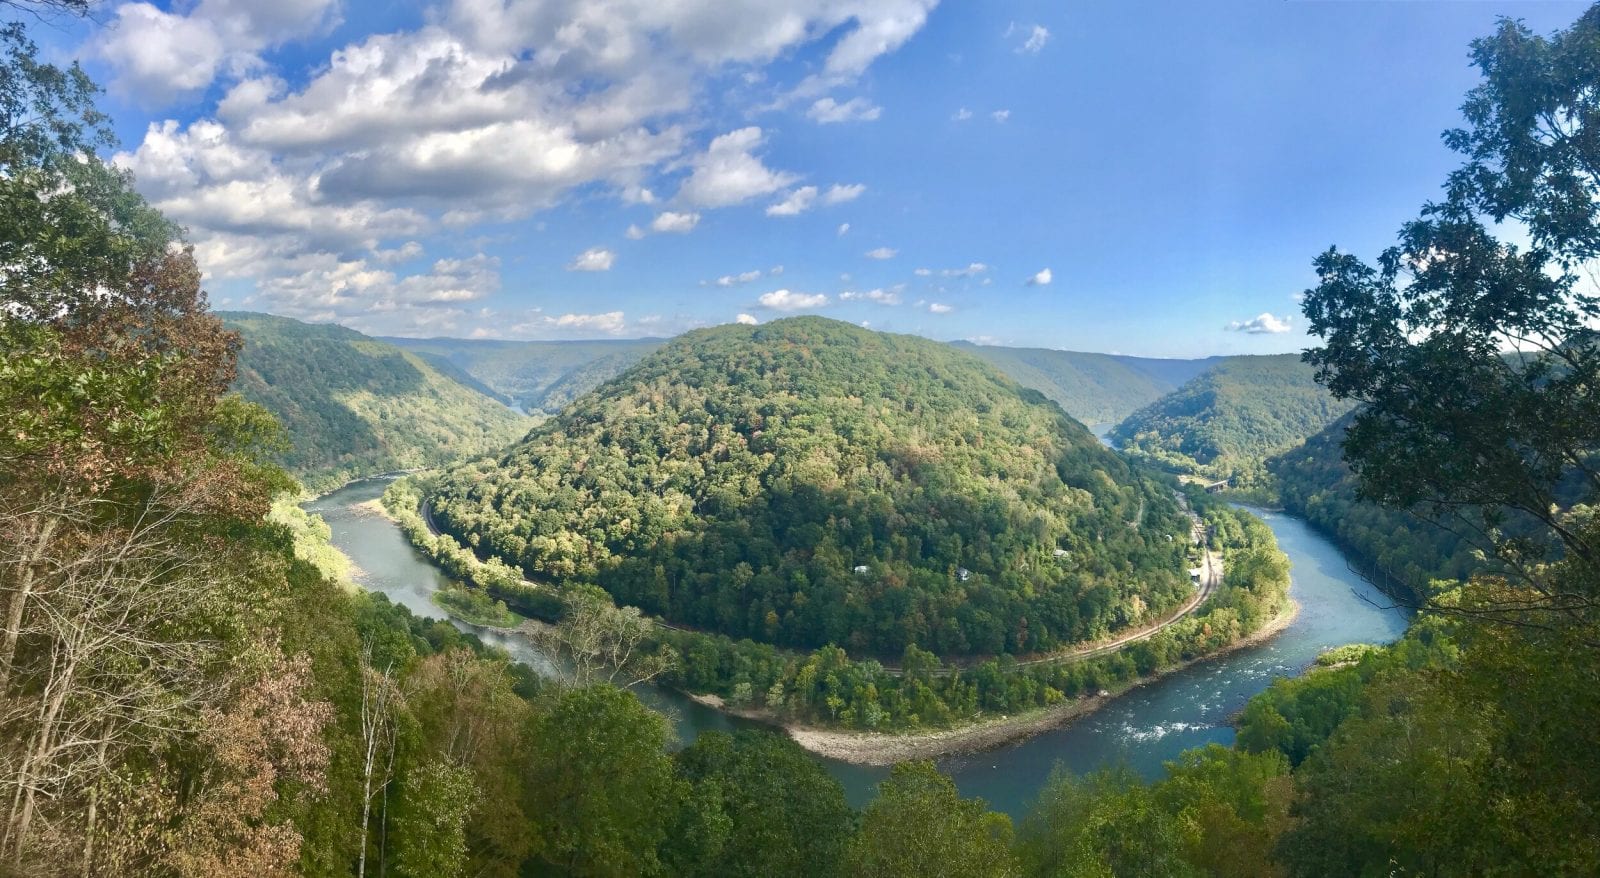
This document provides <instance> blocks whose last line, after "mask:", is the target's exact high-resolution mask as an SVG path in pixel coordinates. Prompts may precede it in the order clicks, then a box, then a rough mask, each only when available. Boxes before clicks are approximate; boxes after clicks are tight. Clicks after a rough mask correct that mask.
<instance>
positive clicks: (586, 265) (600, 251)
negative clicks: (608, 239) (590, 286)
mask: <svg viewBox="0 0 1600 878" xmlns="http://www.w3.org/2000/svg"><path fill="white" fill-rule="evenodd" d="M616 259H617V254H615V253H613V252H611V251H610V250H607V249H606V248H604V247H590V248H589V249H588V250H585V251H583V252H582V253H579V254H578V258H577V259H574V260H572V262H571V263H569V264H568V265H567V271H610V270H611V263H613V262H615V261H616Z"/></svg>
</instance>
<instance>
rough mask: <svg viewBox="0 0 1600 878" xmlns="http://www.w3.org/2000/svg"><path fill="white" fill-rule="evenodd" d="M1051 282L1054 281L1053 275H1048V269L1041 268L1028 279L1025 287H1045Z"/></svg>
mask: <svg viewBox="0 0 1600 878" xmlns="http://www.w3.org/2000/svg"><path fill="white" fill-rule="evenodd" d="M1052 280H1055V275H1053V274H1051V273H1050V269H1048V268H1041V269H1039V270H1038V271H1037V272H1035V273H1034V274H1033V276H1032V277H1030V278H1028V281H1027V285H1028V286H1030V287H1047V286H1049V285H1050V281H1052Z"/></svg>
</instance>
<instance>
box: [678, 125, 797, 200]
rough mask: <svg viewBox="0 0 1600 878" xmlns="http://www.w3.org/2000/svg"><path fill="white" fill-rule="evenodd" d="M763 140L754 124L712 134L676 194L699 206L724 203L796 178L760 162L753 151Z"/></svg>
mask: <svg viewBox="0 0 1600 878" xmlns="http://www.w3.org/2000/svg"><path fill="white" fill-rule="evenodd" d="M765 142H766V137H765V136H764V135H763V134H762V133H761V129H760V128H757V127H755V126H750V127H748V128H740V129H739V130H737V131H730V132H728V133H727V134H723V135H721V136H719V137H716V138H713V139H712V141H711V144H710V145H709V146H707V147H706V150H705V152H703V153H701V154H700V155H699V156H696V157H695V158H694V160H693V163H692V164H693V167H694V171H693V172H692V173H691V174H690V175H689V179H687V180H685V181H683V186H682V187H681V188H679V189H678V198H680V199H682V200H683V201H685V202H688V203H690V204H696V205H700V206H701V207H727V206H728V205H730V204H738V203H740V202H742V201H748V200H749V199H751V198H755V197H757V196H760V195H771V194H772V193H774V192H776V191H778V190H779V189H782V188H784V187H786V186H788V185H789V184H791V183H793V182H794V181H795V180H796V179H798V178H797V177H796V176H795V175H794V174H791V173H788V172H786V171H774V170H772V169H770V168H768V167H767V166H766V165H764V164H762V163H761V159H760V158H757V157H756V156H755V154H754V151H755V150H757V149H759V148H760V147H761V145H762V144H763V143H765Z"/></svg>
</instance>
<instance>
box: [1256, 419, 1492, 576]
mask: <svg viewBox="0 0 1600 878" xmlns="http://www.w3.org/2000/svg"><path fill="white" fill-rule="evenodd" d="M1354 418H1355V414H1354V413H1353V412H1352V413H1350V414H1346V415H1345V416H1344V417H1342V418H1340V419H1339V420H1338V421H1335V422H1334V423H1332V424H1330V425H1328V427H1326V428H1325V429H1323V430H1322V431H1321V432H1319V433H1317V434H1316V435H1315V436H1312V437H1311V438H1310V439H1307V440H1306V442H1305V444H1304V445H1302V446H1300V447H1298V448H1295V449H1292V450H1290V451H1286V452H1284V453H1282V454H1280V455H1278V456H1277V457H1274V458H1273V459H1271V460H1269V461H1268V462H1267V469H1268V470H1270V471H1271V473H1272V475H1273V476H1274V477H1275V479H1276V481H1277V486H1278V497H1279V501H1280V502H1281V503H1282V504H1283V508H1284V509H1286V510H1288V511H1289V512H1292V513H1294V514H1295V515H1298V516H1301V517H1303V518H1305V519H1306V520H1307V521H1309V522H1310V523H1311V524H1312V525H1314V526H1315V527H1316V528H1317V529H1318V530H1321V531H1323V532H1324V533H1327V534H1330V535H1332V536H1333V538H1334V539H1335V540H1337V541H1338V542H1339V544H1340V545H1341V546H1344V547H1345V548H1347V549H1348V550H1349V551H1351V552H1353V553H1355V554H1356V555H1358V556H1359V557H1360V558H1362V559H1363V561H1364V562H1366V563H1367V564H1368V565H1370V567H1371V568H1372V570H1373V572H1374V579H1375V580H1376V581H1378V582H1379V583H1380V584H1382V585H1383V586H1384V587H1385V588H1386V589H1388V590H1390V591H1392V592H1395V593H1396V594H1398V595H1400V596H1402V597H1408V598H1421V597H1424V596H1426V595H1427V594H1429V593H1430V592H1431V587H1430V586H1429V583H1430V582H1432V581H1433V580H1436V579H1453V580H1462V581H1464V580H1465V579H1466V578H1467V577H1468V576H1470V575H1471V574H1472V573H1473V572H1474V571H1476V570H1479V569H1481V568H1483V567H1485V566H1486V565H1485V560H1484V559H1483V558H1482V557H1481V556H1480V555H1479V554H1478V553H1476V552H1475V550H1474V545H1473V543H1472V542H1471V541H1470V540H1467V539H1463V538H1462V536H1461V534H1459V533H1457V532H1453V531H1450V530H1446V529H1445V528H1443V527H1440V526H1439V525H1438V524H1435V523H1434V522H1432V521H1429V520H1428V519H1427V518H1424V517H1421V516H1418V515H1414V514H1412V513H1410V512H1407V511H1405V510H1401V509H1394V508H1391V507H1387V506H1382V505H1379V504H1377V503H1373V502H1370V501H1366V500H1362V499H1361V497H1360V494H1359V481H1358V479H1357V478H1356V476H1355V474H1354V473H1353V472H1352V471H1351V469H1350V466H1349V464H1347V463H1345V461H1344V452H1343V450H1342V447H1341V446H1342V445H1343V442H1344V438H1345V432H1346V430H1347V429H1348V428H1349V426H1350V423H1351V422H1352V421H1353V420H1354Z"/></svg>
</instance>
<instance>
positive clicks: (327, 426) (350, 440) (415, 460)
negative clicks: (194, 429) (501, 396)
mask: <svg viewBox="0 0 1600 878" xmlns="http://www.w3.org/2000/svg"><path fill="white" fill-rule="evenodd" d="M217 316H218V317H220V318H221V319H222V321H223V323H224V324H225V325H226V326H227V327H228V328H229V329H233V330H236V331H238V332H239V333H240V335H241V336H242V337H243V340H244V347H243V349H242V350H241V351H240V352H239V366H238V370H239V372H238V377H237V378H236V379H235V381H234V385H233V389H234V390H236V391H238V392H239V394H240V395H242V396H243V397H244V398H245V399H248V400H250V401H251V402H254V403H258V404H260V405H261V406H263V407H265V408H266V409H267V410H268V411H270V412H272V414H273V415H274V416H275V417H277V419H278V421H279V423H281V424H282V425H283V427H284V432H285V434H286V436H287V438H288V440H289V442H290V444H291V447H290V449H289V451H288V452H287V453H285V454H284V455H282V457H281V458H280V460H279V462H280V463H281V464H282V465H283V466H284V467H285V468H286V469H288V470H289V471H290V472H291V473H293V474H294V475H295V476H297V477H298V478H299V479H300V480H301V481H302V482H303V483H304V484H305V485H306V487H307V488H310V489H312V490H321V489H325V488H329V487H333V486H335V485H338V484H339V483H341V482H343V481H346V480H348V479H351V478H356V477H359V476H366V475H374V474H377V473H381V472H387V471H392V470H400V469H412V468H416V467H428V466H439V465H442V464H446V463H453V462H456V461H459V460H461V459H462V458H465V457H470V456H472V455H476V454H482V453H484V452H487V451H493V450H495V449H497V448H500V447H502V446H505V445H508V444H510V443H511V442H513V441H515V440H516V439H518V438H519V437H521V436H522V434H524V433H526V432H527V430H528V429H529V427H531V426H532V424H533V422H532V421H530V420H529V419H528V418H526V417H523V416H521V415H518V414H517V413H515V412H513V411H511V410H510V409H509V408H507V407H506V406H505V405H504V404H503V403H501V402H500V401H498V400H496V399H494V398H493V397H491V396H486V395H484V393H482V392H481V391H480V390H478V389H476V388H474V387H473V386H472V379H471V377H470V376H468V375H466V374H465V373H460V372H458V371H456V370H454V369H453V368H445V369H441V368H436V367H435V366H434V365H432V364H430V363H429V362H427V361H426V360H425V359H423V358H422V357H419V356H418V355H416V354H412V353H409V352H407V351H404V350H401V349H399V348H397V347H395V346H393V345H390V344H386V343H384V342H382V341H378V340H377V339H374V338H371V337H369V336H366V335H362V334H361V333H359V332H357V331H355V330H353V329H348V328H346V327H343V326H337V325H332V324H312V323H302V322H300V321H298V320H292V319H290V318H287V317H276V316H272V315H268V314H255V313H250V312H241V311H221V312H217Z"/></svg>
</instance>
